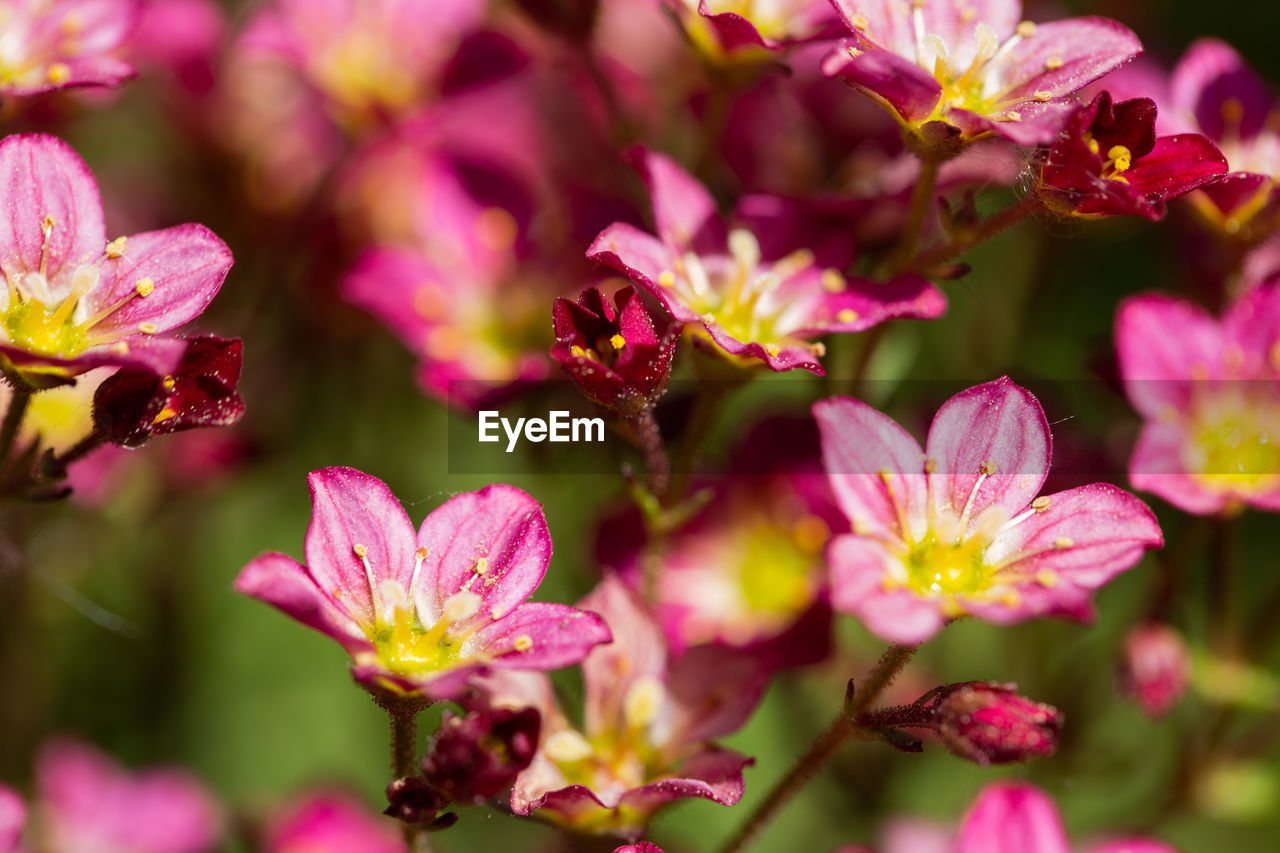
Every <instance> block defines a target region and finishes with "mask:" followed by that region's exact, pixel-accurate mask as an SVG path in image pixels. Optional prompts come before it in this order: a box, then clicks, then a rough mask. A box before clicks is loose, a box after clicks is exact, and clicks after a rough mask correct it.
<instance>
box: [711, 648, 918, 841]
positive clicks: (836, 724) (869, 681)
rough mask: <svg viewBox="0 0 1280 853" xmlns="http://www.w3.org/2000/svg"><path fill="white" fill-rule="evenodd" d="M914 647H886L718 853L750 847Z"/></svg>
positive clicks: (850, 734) (849, 731)
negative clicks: (844, 703)
mask: <svg viewBox="0 0 1280 853" xmlns="http://www.w3.org/2000/svg"><path fill="white" fill-rule="evenodd" d="M917 648H919V646H898V645H894V646H890V647H889V649H888V650H887V651H886V652H885V653H884V655H883V656H882V657H881V658H880V660H879V662H878V663H877V664H876V665H875V668H874V669H872V670H871V672H870V673H868V674H867V677H866V678H865V679H864V680H863V682H862V686H861V687H859V688H858V690H857V691H856V692H855V693H854V694H853V696H852V698H851V700H850V701H849V702H848V703H847V705H846V707H845V708H844V709H842V710H841V712H840V713H839V714H838V715H836V718H835V719H834V720H832V721H831V725H830V726H828V727H827V730H826V731H825V732H823V733H822V734H820V735H818V738H817V740H815V741H814V742H813V744H812V745H811V746H810V747H809V749H808V750H806V751H805V753H804V754H803V755H801V756H800V758H799V759H797V760H796V763H795V764H794V765H793V766H792V767H791V769H790V770H789V771H788V772H787V775H785V776H783V777H782V779H781V780H780V781H779V782H778V783H777V784H776V785H774V786H773V789H772V790H771V791H769V793H768V795H766V796H765V798H764V800H763V801H762V802H761V803H760V805H758V806H756V810H755V811H754V812H752V813H751V816H750V817H748V818H747V822H746V823H744V824H743V825H742V828H741V829H739V830H738V832H737V834H735V835H734V836H733V837H732V838H730V839H729V840H728V842H726V843H725V844H724V846H723V847H721V848H720V853H741V851H743V850H746V849H747V848H748V847H750V846H751V844H752V842H754V841H755V840H756V838H757V837H758V836H759V835H760V833H762V832H763V831H764V830H765V828H766V827H767V826H768V825H769V824H770V823H772V822H773V819H774V818H775V817H777V816H778V813H779V812H780V811H781V810H782V807H783V806H785V805H786V804H787V803H789V802H790V801H791V799H792V798H793V797H795V795H796V794H798V793H800V791H801V789H803V788H804V786H805V785H807V784H809V782H810V781H811V780H812V779H813V777H814V776H816V775H817V773H818V771H819V770H821V769H822V767H823V765H825V764H826V763H827V761H828V760H829V759H830V758H831V756H833V755H835V753H836V750H838V749H839V748H840V747H841V746H843V745H844V744H845V742H846V741H848V740H849V739H850V738H851V737H853V736H854V735H855V734H856V733H857V732H858V731H859V727H858V726H856V725H855V724H854V720H855V719H857V718H858V717H860V716H862V714H863V713H864V712H866V711H867V709H868V708H870V707H871V703H872V702H874V701H875V700H876V697H877V696H879V695H880V693H882V692H883V691H884V689H885V688H886V687H888V686H889V683H890V682H892V681H893V678H894V676H896V675H897V674H898V673H899V672H900V671H901V670H902V668H903V667H904V666H906V665H907V661H909V660H911V656H912V655H913V654H915V651H916V649H917Z"/></svg>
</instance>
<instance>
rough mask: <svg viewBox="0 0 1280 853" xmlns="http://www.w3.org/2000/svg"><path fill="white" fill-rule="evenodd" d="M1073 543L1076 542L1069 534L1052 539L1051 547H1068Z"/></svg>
mask: <svg viewBox="0 0 1280 853" xmlns="http://www.w3.org/2000/svg"><path fill="white" fill-rule="evenodd" d="M1074 544H1076V543H1075V542H1073V541H1072V540H1071V537H1070V536H1059V537H1058V538H1057V539H1055V540H1053V547H1055V548H1070V547H1071V546H1072V545H1074Z"/></svg>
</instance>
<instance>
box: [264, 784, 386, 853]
mask: <svg viewBox="0 0 1280 853" xmlns="http://www.w3.org/2000/svg"><path fill="white" fill-rule="evenodd" d="M264 835H265V838H264V842H263V849H264V853H300V852H301V851H307V850H311V851H315V853H338V851H341V853H405V845H404V841H403V840H402V838H401V834H400V832H399V827H398V826H397V823H396V821H393V820H391V819H390V818H386V817H383V816H382V815H375V814H373V812H372V811H370V810H369V809H368V808H367V807H366V806H365V805H364V804H363V803H359V802H357V801H356V800H355V799H353V798H351V797H349V796H348V795H345V794H341V793H336V792H334V793H319V794H309V795H307V796H306V798H305V799H304V800H302V801H301V802H295V803H291V804H290V805H288V806H287V807H286V808H284V809H281V810H279V811H277V812H276V813H274V814H273V815H272V817H271V819H270V821H269V822H268V828H267V829H266V831H265V833H264Z"/></svg>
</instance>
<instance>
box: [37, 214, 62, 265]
mask: <svg viewBox="0 0 1280 853" xmlns="http://www.w3.org/2000/svg"><path fill="white" fill-rule="evenodd" d="M57 224H58V223H57V222H56V221H54V218H53V217H52V216H50V215H49V214H47V213H46V214H45V215H44V219H41V220H40V233H41V234H42V235H43V237H42V239H41V240H40V275H42V276H44V275H48V274H49V235H51V234H52V233H53V226H55V225H57Z"/></svg>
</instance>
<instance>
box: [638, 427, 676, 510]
mask: <svg viewBox="0 0 1280 853" xmlns="http://www.w3.org/2000/svg"><path fill="white" fill-rule="evenodd" d="M631 423H632V425H633V426H634V427H635V431H636V441H637V442H638V443H639V445H640V452H641V453H643V454H644V467H645V471H646V472H647V473H648V474H649V489H650V490H651V491H652V492H653V494H654V497H656V498H657V499H658V500H659V501H662V500H664V499H665V498H666V494H667V488H668V487H669V486H670V485H671V461H670V460H669V459H667V448H666V445H665V444H663V442H662V430H660V429H658V419H657V418H656V417H654V415H653V407H652V406H649V407H646V408H645V409H644V410H642V411H641V412H640V414H638V415H636V416H635V418H633V419H632V422H631Z"/></svg>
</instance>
